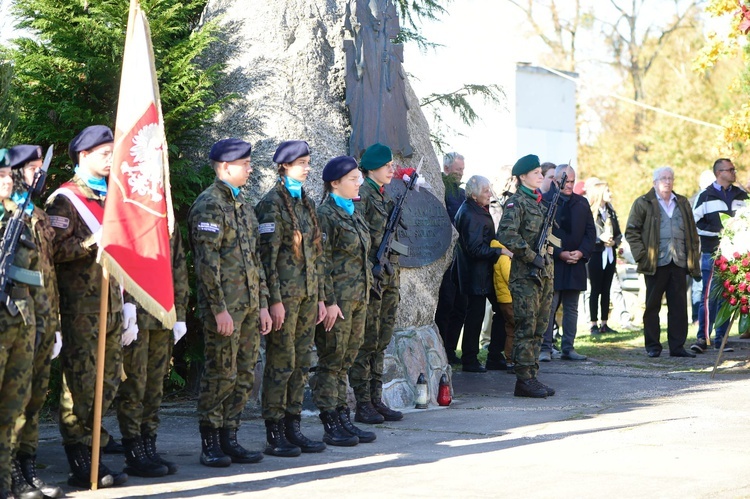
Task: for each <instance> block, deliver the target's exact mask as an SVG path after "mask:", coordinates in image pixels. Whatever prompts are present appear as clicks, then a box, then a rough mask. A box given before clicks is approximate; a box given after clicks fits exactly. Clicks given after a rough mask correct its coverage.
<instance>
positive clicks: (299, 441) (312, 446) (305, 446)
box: [284, 413, 326, 453]
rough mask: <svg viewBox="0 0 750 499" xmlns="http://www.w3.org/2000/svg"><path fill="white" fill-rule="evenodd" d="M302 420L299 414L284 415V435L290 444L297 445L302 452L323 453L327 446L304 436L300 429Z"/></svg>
mask: <svg viewBox="0 0 750 499" xmlns="http://www.w3.org/2000/svg"><path fill="white" fill-rule="evenodd" d="M300 422H301V418H300V415H299V414H296V415H295V414H289V413H286V414H285V415H284V435H285V436H286V439H287V440H288V441H289V443H290V444H292V445H296V446H297V447H299V448H300V449H302V452H307V453H314V452H323V451H324V450H326V444H325V443H324V442H318V441H315V440H310V439H309V438H307V437H306V436H304V435H303V434H302V430H301V429H300Z"/></svg>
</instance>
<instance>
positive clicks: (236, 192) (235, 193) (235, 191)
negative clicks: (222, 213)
mask: <svg viewBox="0 0 750 499" xmlns="http://www.w3.org/2000/svg"><path fill="white" fill-rule="evenodd" d="M222 182H224V183H225V184H226V186H227V187H229V190H231V191H232V195H233V196H234V197H237V196H239V195H240V188H239V187H235V186H233V185H232V184H230V183H229V182H226V181H224V180H222Z"/></svg>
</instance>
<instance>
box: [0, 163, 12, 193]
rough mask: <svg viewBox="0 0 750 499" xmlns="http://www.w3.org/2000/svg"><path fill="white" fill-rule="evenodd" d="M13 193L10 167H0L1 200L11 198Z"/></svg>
mask: <svg viewBox="0 0 750 499" xmlns="http://www.w3.org/2000/svg"><path fill="white" fill-rule="evenodd" d="M12 193H13V177H11V176H10V167H9V166H6V167H3V168H0V201H1V200H4V199H8V198H10V195H11V194H12Z"/></svg>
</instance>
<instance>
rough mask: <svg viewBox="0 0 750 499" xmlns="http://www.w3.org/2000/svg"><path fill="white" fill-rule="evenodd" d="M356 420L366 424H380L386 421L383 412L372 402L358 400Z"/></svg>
mask: <svg viewBox="0 0 750 499" xmlns="http://www.w3.org/2000/svg"><path fill="white" fill-rule="evenodd" d="M354 421H356V422H357V423H365V424H380V423H382V422H383V421H385V418H384V417H383V415H382V414H380V413H379V412H378V411H376V410H375V406H373V405H372V402H357V413H356V414H355V415H354Z"/></svg>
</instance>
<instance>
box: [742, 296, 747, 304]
mask: <svg viewBox="0 0 750 499" xmlns="http://www.w3.org/2000/svg"><path fill="white" fill-rule="evenodd" d="M740 303H742V304H743V305H747V296H745V295H742V296H740Z"/></svg>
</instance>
